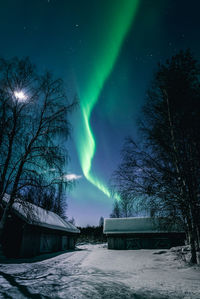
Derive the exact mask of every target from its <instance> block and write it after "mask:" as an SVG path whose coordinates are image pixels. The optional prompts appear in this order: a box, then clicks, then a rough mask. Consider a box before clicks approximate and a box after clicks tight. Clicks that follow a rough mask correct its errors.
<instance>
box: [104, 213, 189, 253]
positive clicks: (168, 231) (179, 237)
mask: <svg viewBox="0 0 200 299" xmlns="http://www.w3.org/2000/svg"><path fill="white" fill-rule="evenodd" d="M103 232H104V234H106V236H107V241H108V249H162V248H166V249H167V248H171V247H173V246H179V245H184V242H185V233H184V232H183V230H182V229H181V228H180V227H178V226H177V225H176V226H175V225H172V226H169V225H167V226H166V221H165V219H164V218H151V217H130V218H109V219H105V220H104V231H103Z"/></svg>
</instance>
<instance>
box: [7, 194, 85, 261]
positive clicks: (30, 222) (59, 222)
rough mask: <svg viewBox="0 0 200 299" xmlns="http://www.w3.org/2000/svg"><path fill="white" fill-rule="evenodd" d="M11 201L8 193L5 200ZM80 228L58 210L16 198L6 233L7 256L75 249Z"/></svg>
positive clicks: (33, 254)
mask: <svg viewBox="0 0 200 299" xmlns="http://www.w3.org/2000/svg"><path fill="white" fill-rule="evenodd" d="M8 200H9V195H6V196H5V197H4V199H3V202H4V203H6V202H7V201H8ZM79 233H80V231H79V230H78V229H77V228H76V227H75V226H74V225H72V224H71V223H69V222H68V221H65V220H63V219H62V218H61V217H60V216H58V215H57V214H56V213H53V212H51V211H47V210H45V209H43V208H40V207H38V206H36V205H34V204H32V203H28V202H24V201H22V200H20V199H16V201H15V202H14V204H13V205H12V210H11V214H10V216H9V218H8V220H7V223H6V227H5V231H4V235H3V240H2V244H3V251H4V254H5V255H6V256H8V257H31V256H36V255H39V254H42V253H48V252H56V251H62V250H67V249H74V248H75V242H76V239H77V236H78V234H79Z"/></svg>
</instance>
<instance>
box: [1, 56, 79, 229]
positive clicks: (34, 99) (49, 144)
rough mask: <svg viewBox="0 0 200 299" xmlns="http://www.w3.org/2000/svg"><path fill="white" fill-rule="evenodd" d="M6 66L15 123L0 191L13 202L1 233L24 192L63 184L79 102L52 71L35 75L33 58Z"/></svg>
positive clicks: (6, 85) (4, 82)
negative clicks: (72, 119) (71, 119)
mask: <svg viewBox="0 0 200 299" xmlns="http://www.w3.org/2000/svg"><path fill="white" fill-rule="evenodd" d="M2 68H3V71H2V80H1V82H2V85H1V89H2V90H3V91H4V93H5V94H6V95H7V98H8V100H7V101H8V102H9V103H10V104H9V109H10V112H9V113H8V115H9V117H10V119H9V117H8V118H7V119H8V122H10V123H11V125H10V127H9V129H8V132H6V137H5V138H4V141H3V143H2V148H3V151H4V154H5V155H4V157H3V156H2V157H1V165H2V168H1V169H2V171H1V190H0V194H1V199H2V198H3V196H4V194H5V192H7V191H8V190H9V193H10V200H9V201H8V203H7V205H6V208H5V209H4V213H3V216H2V218H1V222H0V234H2V231H3V228H4V225H5V221H6V219H7V216H8V214H9V212H10V209H11V207H12V204H13V203H14V201H15V199H16V196H17V194H18V193H19V192H20V190H22V189H24V188H26V187H28V186H33V187H38V186H39V184H41V182H44V185H43V186H42V187H43V188H44V187H46V188H47V187H49V186H51V185H52V184H53V185H59V184H60V182H61V180H62V178H63V175H64V171H65V167H66V164H67V160H68V153H67V150H66V140H67V137H68V136H69V132H70V124H69V122H68V114H69V113H71V112H72V110H73V109H74V107H75V105H76V103H75V102H73V103H69V102H68V100H67V97H66V93H65V89H64V85H63V81H62V80H61V79H54V78H53V76H52V75H51V74H50V73H48V72H46V73H45V74H44V75H38V74H36V71H35V70H34V67H33V66H32V64H31V63H30V61H29V60H28V59H25V60H18V59H14V60H13V61H11V62H10V61H4V64H3V65H2ZM42 178H45V179H42ZM65 184H68V182H65Z"/></svg>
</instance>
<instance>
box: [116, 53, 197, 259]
mask: <svg viewBox="0 0 200 299" xmlns="http://www.w3.org/2000/svg"><path fill="white" fill-rule="evenodd" d="M199 75H200V68H199V64H198V63H197V61H196V60H195V59H194V58H193V57H192V55H191V53H190V51H185V52H180V53H178V54H177V55H175V56H173V57H172V58H171V59H170V60H169V61H167V62H166V64H164V65H159V68H158V71H157V72H156V74H155V76H154V80H153V82H152V86H151V88H150V89H149V90H148V92H147V101H146V103H145V105H144V107H143V117H142V119H141V121H140V134H141V137H142V142H141V144H140V146H138V145H137V144H136V143H135V142H134V141H133V140H132V139H128V140H127V142H126V143H125V146H124V149H123V152H122V157H123V158H122V163H121V164H120V166H119V168H118V169H117V171H116V172H115V174H114V179H115V185H116V187H117V190H118V191H119V193H123V192H126V193H128V194H129V196H132V197H133V198H134V197H135V198H137V196H140V198H141V199H140V201H141V204H142V206H143V207H145V206H146V207H147V208H148V207H149V208H151V209H152V208H153V209H154V211H156V213H157V214H161V215H163V216H165V217H166V218H167V219H168V221H169V223H170V222H172V221H176V222H177V221H178V222H180V223H182V225H183V227H184V229H185V231H186V233H187V234H188V235H189V242H190V245H191V255H192V258H191V262H193V263H196V262H197V258H196V250H198V249H199V228H200V222H199V215H200V202H199V194H200V190H199V186H200V184H199V183H200V160H199V157H200V141H199V137H198V136H199V135H200V118H199V116H200V87H199V86H200V82H199V78H200V76H199Z"/></svg>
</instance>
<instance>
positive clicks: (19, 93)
mask: <svg viewBox="0 0 200 299" xmlns="http://www.w3.org/2000/svg"><path fill="white" fill-rule="evenodd" d="M14 95H15V97H16V99H17V100H18V101H20V102H25V101H26V100H27V96H26V95H25V93H24V92H23V91H15V92H14Z"/></svg>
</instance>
